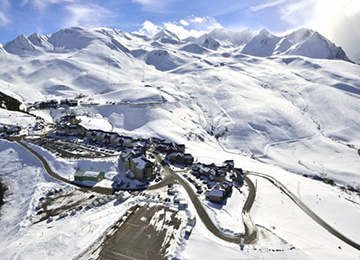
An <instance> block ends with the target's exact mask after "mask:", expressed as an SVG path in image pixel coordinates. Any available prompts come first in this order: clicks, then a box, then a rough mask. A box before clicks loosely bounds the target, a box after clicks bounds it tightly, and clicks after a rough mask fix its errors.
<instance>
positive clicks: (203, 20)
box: [190, 17, 206, 23]
mask: <svg viewBox="0 0 360 260" xmlns="http://www.w3.org/2000/svg"><path fill="white" fill-rule="evenodd" d="M205 21H206V18H205V17H195V18H193V19H190V22H193V23H203V22H205Z"/></svg>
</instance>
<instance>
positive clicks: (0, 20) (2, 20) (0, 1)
mask: <svg viewBox="0 0 360 260" xmlns="http://www.w3.org/2000/svg"><path fill="white" fill-rule="evenodd" d="M9 7H10V2H9V0H0V26H5V25H8V24H10V23H11V20H10V18H9V17H8V15H7V14H6V13H7V9H9Z"/></svg>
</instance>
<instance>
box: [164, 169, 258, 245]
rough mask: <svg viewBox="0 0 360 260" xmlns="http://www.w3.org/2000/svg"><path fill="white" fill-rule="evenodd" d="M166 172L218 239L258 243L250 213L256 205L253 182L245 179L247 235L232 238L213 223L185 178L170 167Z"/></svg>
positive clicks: (243, 212)
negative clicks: (247, 189)
mask: <svg viewBox="0 0 360 260" xmlns="http://www.w3.org/2000/svg"><path fill="white" fill-rule="evenodd" d="M164 169H165V171H167V172H168V173H169V174H171V175H172V176H173V177H174V179H176V180H177V181H178V182H179V183H180V184H181V185H182V186H183V187H184V188H185V190H186V192H187V193H188V195H189V197H190V199H191V202H192V203H193V204H194V206H195V209H196V211H197V213H198V215H199V217H200V219H201V221H202V222H203V223H204V225H205V226H206V228H207V229H208V230H209V231H210V232H211V233H213V234H214V235H215V236H216V237H218V238H220V239H222V240H225V241H227V242H231V243H237V244H240V238H244V241H245V243H246V244H251V243H253V242H255V241H256V238H257V228H256V226H255V225H254V224H253V222H252V220H251V218H250V215H249V212H250V210H251V207H252V205H253V203H254V200H255V196H256V191H255V186H254V184H253V183H252V181H251V180H250V179H249V178H247V177H246V178H245V182H246V183H247V184H248V186H249V196H248V197H247V199H246V202H245V205H244V208H243V211H242V217H243V221H244V225H245V233H244V234H243V235H240V236H231V235H227V234H225V233H223V232H221V231H220V230H219V229H218V228H217V227H216V226H215V225H214V223H213V222H212V220H211V219H210V217H209V215H208V214H207V213H206V211H205V209H204V207H203V206H202V204H201V202H200V201H199V199H198V197H197V195H196V194H195V192H194V190H193V189H192V187H191V186H190V184H189V183H188V182H187V181H185V180H184V179H183V178H181V177H180V176H178V175H177V174H176V173H175V172H174V171H173V170H172V169H171V168H170V167H169V166H164Z"/></svg>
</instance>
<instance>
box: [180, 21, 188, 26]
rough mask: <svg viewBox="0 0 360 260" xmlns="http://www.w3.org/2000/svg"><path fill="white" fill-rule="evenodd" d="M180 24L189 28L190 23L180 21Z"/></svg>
mask: <svg viewBox="0 0 360 260" xmlns="http://www.w3.org/2000/svg"><path fill="white" fill-rule="evenodd" d="M180 24H181V25H182V26H189V23H188V22H187V21H185V20H180Z"/></svg>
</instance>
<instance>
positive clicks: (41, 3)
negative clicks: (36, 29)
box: [21, 0, 78, 10]
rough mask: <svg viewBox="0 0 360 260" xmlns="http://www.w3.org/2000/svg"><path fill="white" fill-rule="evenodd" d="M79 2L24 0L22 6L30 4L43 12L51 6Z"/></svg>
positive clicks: (67, 0) (74, 0)
mask: <svg viewBox="0 0 360 260" xmlns="http://www.w3.org/2000/svg"><path fill="white" fill-rule="evenodd" d="M75 2H78V0H23V1H22V3H21V5H22V6H25V5H27V4H28V3H29V4H31V5H33V6H34V7H35V8H37V9H38V10H43V9H45V8H46V7H47V6H49V5H53V4H62V3H75Z"/></svg>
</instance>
